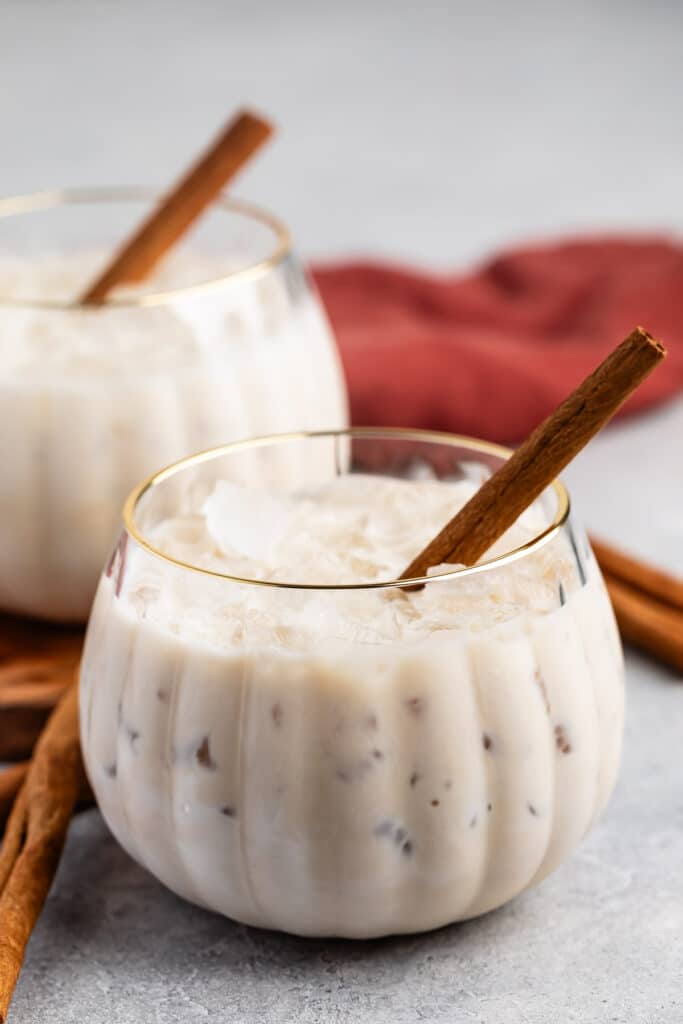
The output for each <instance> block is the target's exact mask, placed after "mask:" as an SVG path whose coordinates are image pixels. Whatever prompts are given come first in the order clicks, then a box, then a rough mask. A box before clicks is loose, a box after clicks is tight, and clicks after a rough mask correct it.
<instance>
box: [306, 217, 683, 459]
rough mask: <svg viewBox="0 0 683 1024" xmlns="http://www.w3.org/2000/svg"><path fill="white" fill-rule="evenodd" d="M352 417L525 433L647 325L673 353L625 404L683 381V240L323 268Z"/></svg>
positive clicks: (640, 402) (499, 436)
mask: <svg viewBox="0 0 683 1024" xmlns="http://www.w3.org/2000/svg"><path fill="white" fill-rule="evenodd" d="M314 277H315V280H316V282H317V285H318V288H319V289H320V292H321V294H322V298H323V301H324V303H325V305H326V307H327V310H328V313H329V315H330V319H331V320H332V324H333V326H334V329H335V332H336V334H337V338H338V341H339V347H340V351H341V356H342V361H343V364H344V369H345V371H346V376H347V380H348V385H349V391H350V395H351V418H352V422H353V423H356V424H360V425H368V426H372V425H380V424H382V425H390V426H391V425H394V426H412V427H431V428H437V429H442V430H450V431H454V432H459V433H465V434H473V435H475V436H477V437H483V438H487V439H492V440H496V441H518V440H520V439H522V438H523V437H525V436H526V435H527V434H528V433H529V431H530V430H532V429H533V427H535V426H536V425H537V424H538V423H539V422H540V421H541V420H542V419H543V417H545V416H546V415H547V414H548V413H549V412H551V410H552V409H553V408H554V407H555V406H556V405H557V404H558V403H559V402H560V401H561V400H562V399H563V398H564V397H565V396H566V395H567V394H568V393H569V391H570V390H571V389H572V388H573V387H574V386H575V385H576V384H578V383H579V382H580V381H581V380H582V379H583V378H584V377H585V376H586V375H587V374H588V373H589V372H590V371H591V370H592V369H594V367H595V366H596V365H597V364H598V362H599V361H600V360H601V359H602V358H603V357H604V356H605V355H606V354H607V353H608V352H609V351H610V350H611V349H612V348H614V347H615V346H616V344H617V343H618V342H619V341H621V340H622V338H624V337H625V336H626V335H627V334H628V333H629V331H630V330H631V329H632V328H633V327H635V326H636V325H637V324H640V325H642V326H643V327H645V328H646V329H647V330H649V331H650V332H651V333H652V334H654V335H655V336H656V337H658V338H659V339H660V340H661V341H663V342H664V344H665V345H666V346H667V348H668V349H669V357H668V359H667V360H666V361H665V362H664V364H663V365H662V366H660V367H659V368H658V369H657V371H656V372H655V373H654V374H653V375H652V376H651V377H650V378H649V380H648V381H646V383H645V384H644V385H643V386H642V387H641V388H639V390H638V391H637V392H636V393H635V395H634V396H633V397H632V398H631V399H630V401H629V402H628V403H627V406H626V407H625V409H626V410H627V411H629V412H635V411H636V410H639V409H645V408H647V407H649V406H651V405H653V404H655V403H657V402H659V401H662V400H663V399H665V398H668V397H670V396H672V395H674V394H676V392H678V391H680V390H683V246H679V245H676V244H675V243H674V242H672V241H667V240H665V239H662V238H657V237H637V238H620V237H609V238H595V239H590V240H584V241H567V242H563V243H560V244H555V245H546V246H534V247H528V248H520V249H515V250H513V251H510V252H507V253H504V254H503V255H501V256H498V257H496V258H495V259H493V260H492V261H491V262H489V263H487V264H485V265H484V266H483V267H481V268H480V269H479V270H476V271H475V272H474V273H471V274H468V275H465V276H443V275H437V274H429V273H425V272H420V271H414V270H408V269H401V268H400V267H392V266H387V265H382V264H379V263H372V262H367V263H366V262H360V263H350V264H342V265H339V266H329V267H318V268H316V269H315V271H314Z"/></svg>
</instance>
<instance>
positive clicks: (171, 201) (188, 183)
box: [80, 111, 273, 306]
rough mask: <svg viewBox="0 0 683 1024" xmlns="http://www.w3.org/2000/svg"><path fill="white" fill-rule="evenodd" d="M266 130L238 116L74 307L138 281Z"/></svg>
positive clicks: (253, 118)
mask: <svg viewBox="0 0 683 1024" xmlns="http://www.w3.org/2000/svg"><path fill="white" fill-rule="evenodd" d="M272 131H273V127H272V125H271V124H269V123H268V122H267V121H265V120H264V119H263V118H262V117H259V116H258V115H256V114H252V113H250V112H249V111H242V112H241V113H240V114H238V115H237V116H236V117H235V118H234V119H233V120H232V121H231V122H230V123H229V124H228V126H227V127H226V128H225V130H224V131H223V132H222V134H221V135H220V136H219V137H218V139H216V141H215V142H214V143H213V145H212V146H211V148H210V149H209V150H208V152H207V153H205V154H204V156H203V157H202V158H201V159H200V160H199V161H198V163H196V164H195V165H194V166H193V167H192V168H191V169H190V170H189V171H188V172H187V173H186V174H185V175H184V176H183V177H182V178H181V180H180V181H179V182H178V183H177V185H176V186H175V188H173V190H172V191H171V192H170V193H169V194H168V195H167V196H166V198H165V199H164V200H163V202H162V203H161V205H160V206H159V207H158V208H157V209H156V210H155V211H154V212H153V213H152V214H151V215H150V216H149V217H148V218H147V220H146V221H144V223H143V224H141V225H140V227H139V228H138V229H137V231H136V232H135V233H134V235H133V236H132V237H131V238H130V239H129V240H128V241H127V242H126V243H125V244H124V245H123V247H122V248H121V249H119V251H118V252H117V253H116V255H115V256H114V258H113V259H112V261H111V263H110V264H109V266H107V267H106V269H105V270H104V271H103V272H102V273H101V274H100V276H99V277H98V278H97V280H96V281H94V282H93V283H92V284H91V285H90V287H89V288H88V289H87V290H86V291H85V292H84V293H83V295H81V297H80V304H81V305H86V306H94V305H99V304H100V303H102V302H104V300H105V299H106V297H107V295H108V294H109V292H110V291H112V289H113V288H115V287H116V286H117V285H119V284H123V283H125V282H135V281H142V280H144V279H145V277H147V275H148V274H149V273H150V271H151V270H152V268H153V267H154V266H155V265H156V264H157V263H158V261H159V260H160V259H161V257H162V256H163V255H164V253H165V252H167V250H168V249H170V248H171V246H173V245H174V244H175V243H176V242H177V241H178V239H179V238H180V236H181V235H182V234H184V233H185V231H187V229H188V228H189V227H190V225H191V224H192V223H193V222H194V221H195V220H196V218H197V217H198V216H199V214H200V213H201V212H202V210H204V208H205V207H206V206H208V204H209V203H210V202H211V201H212V200H213V199H215V198H216V196H217V195H218V193H219V192H220V191H221V189H222V188H224V187H225V185H226V184H227V182H228V181H230V179H231V178H233V177H234V176H235V175H236V174H237V172H238V171H239V170H240V168H241V167H243V166H244V164H245V163H246V162H247V160H249V158H250V157H251V156H252V155H253V154H254V153H255V152H256V150H257V149H259V147H260V146H262V145H263V143H264V142H265V141H266V139H268V137H269V136H270V135H271V133H272Z"/></svg>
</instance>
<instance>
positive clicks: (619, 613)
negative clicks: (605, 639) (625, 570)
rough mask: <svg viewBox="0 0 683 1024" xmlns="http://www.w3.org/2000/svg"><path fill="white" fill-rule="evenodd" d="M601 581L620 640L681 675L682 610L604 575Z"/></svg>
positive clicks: (682, 654)
mask: <svg viewBox="0 0 683 1024" xmlns="http://www.w3.org/2000/svg"><path fill="white" fill-rule="evenodd" d="M605 582H606V584H607V590H608V592H609V596H610V599H611V601H612V605H613V607H614V613H615V615H616V618H617V623H618V625H619V630H620V632H621V635H622V637H623V638H624V640H625V641H626V642H627V643H630V644H633V646H634V647H638V648H640V649H641V650H643V651H645V652H646V653H647V654H649V655H651V656H652V657H653V658H655V659H656V660H657V661H661V662H664V663H665V664H666V665H669V666H671V668H673V669H675V670H676V671H677V672H683V611H680V610H679V609H676V608H674V607H672V606H671V605H668V604H664V603H663V602H661V601H657V600H655V599H654V598H653V597H652V596H651V595H649V594H648V593H646V592H645V591H640V590H637V589H636V588H635V587H632V586H629V584H628V583H624V582H623V580H620V579H617V578H616V577H615V576H611V575H609V574H607V575H606V577H605Z"/></svg>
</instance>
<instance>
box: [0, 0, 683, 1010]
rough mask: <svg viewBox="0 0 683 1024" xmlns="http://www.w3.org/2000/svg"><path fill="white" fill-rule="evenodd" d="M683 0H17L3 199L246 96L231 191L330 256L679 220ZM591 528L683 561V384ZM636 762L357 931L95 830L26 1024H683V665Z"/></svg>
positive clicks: (128, 174)
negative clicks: (171, 886) (538, 834)
mask: <svg viewBox="0 0 683 1024" xmlns="http://www.w3.org/2000/svg"><path fill="white" fill-rule="evenodd" d="M682 45H683V5H681V4H680V3H678V2H676V0H668V2H667V0H652V2H649V3H647V4H643V3H640V2H635V0H622V2H621V3H619V4H617V3H608V2H590V0H577V2H575V3H572V4H571V5H568V4H560V3H553V2H551V3H547V4H539V3H534V2H531V0H520V2H518V3H516V4H507V3H505V2H504V0H498V2H492V0H483V2H480V3H472V4H464V3H460V2H453V3H448V2H446V0H444V2H441V3H439V2H438V0H426V2H422V3H415V2H414V3H407V2H406V0H393V2H392V0H365V2H361V0H346V2H345V3H338V4H331V3H326V2H318V3H315V2H313V0H290V2H288V3H286V4H285V3H277V2H275V0H273V2H271V3H265V2H263V0H251V2H246V0H245V2H222V3H221V2H218V0H215V2H195V3H193V4H188V3H179V2H176V0H167V2H166V3H161V2H160V0H147V2H144V3H143V2H141V3H133V2H132V0H121V2H119V3H114V2H107V3H103V2H99V0H93V2H91V3H89V4H84V3H77V2H75V0H71V2H65V0H52V2H48V0H44V2H42V3H41V2H38V0H21V2H20V0H0V66H1V68H2V88H1V89H0V124H1V125H2V129H3V145H2V150H1V154H2V156H1V159H0V193H3V194H7V193H14V192H22V191H28V190H32V189H35V188H42V187H47V186H51V185H63V184H69V183H77V184H90V183H92V184H105V183H109V182H111V183H124V182H131V181H140V182H143V183H155V182H164V181H168V180H169V179H171V178H172V177H173V175H174V174H175V173H176V171H177V170H178V169H179V168H180V167H181V166H182V164H183V162H184V160H185V159H186V155H187V153H188V152H190V151H192V150H193V148H194V147H196V146H198V145H201V144H203V143H204V141H205V140H206V139H207V138H208V137H209V136H210V134H211V132H212V131H214V130H215V128H216V126H217V125H218V124H219V123H220V122H221V120H222V119H223V117H224V116H225V114H226V112H227V111H228V110H230V109H231V108H232V107H233V106H234V105H236V104H237V103H239V102H241V101H243V100H247V99H248V100H250V101H252V102H253V103H255V104H258V105H260V106H261V107H263V108H264V109H266V110H269V111H271V112H272V113H273V114H274V115H275V116H276V117H277V119H278V120H279V122H280V124H281V125H282V127H283V131H282V133H281V136H280V139H279V140H278V141H277V143H276V144H275V145H273V147H272V149H271V150H270V151H269V152H268V153H266V154H264V155H263V157H262V159H261V160H260V161H259V162H258V164H257V165H256V166H254V167H253V169H251V170H250V171H249V172H248V173H247V174H245V175H244V178H243V179H242V180H241V181H240V183H239V186H238V189H237V191H238V192H239V193H240V194H242V195H244V196H248V197H249V198H252V199H258V200H259V201H261V202H262V203H264V204H265V205H270V206H272V207H273V209H276V210H277V211H278V212H279V213H281V214H282V215H283V216H285V217H286V218H287V219H288V220H289V221H290V223H291V224H292V226H293V228H294V231H295V235H296V236H297V237H298V239H299V241H300V245H301V248H302V249H303V251H304V253H305V254H306V255H308V256H311V255H313V256H324V257H327V256H333V255H338V254H344V253H346V254H349V253H359V252H372V253H380V254H388V255H391V256H393V257H396V258H409V259H411V260H413V261H416V262H422V263H425V264H429V265H434V266H447V265H448V266H450V265H453V266H457V265H464V264H465V263H467V262H469V261H471V260H476V259H478V258H481V257H482V256H484V255H485V254H486V253H487V252H488V251H490V250H491V249H492V248H494V247H496V246H498V245H501V244H504V243H507V242H512V241H515V240H518V239H520V238H523V237H530V236H537V237H538V236H543V235H548V234H553V233H556V232H559V231H566V230H581V229H583V228H586V227H619V226H627V227H636V228H643V229H646V228H649V227H654V228H657V227H659V228H665V229H667V230H671V231H677V232H678V233H680V230H681V227H682V226H683V199H682V196H683V190H682V189H681V180H683V178H682V175H681V170H682V167H683V132H681V131H680V124H679V122H680V102H681V95H682V94H683V62H682V61H681V59H680V58H681V48H682ZM567 478H568V481H569V483H570V485H571V489H572V492H573V497H574V502H575V506H576V508H577V509H578V510H579V512H580V513H581V514H582V517H583V519H584V520H585V522H586V523H587V525H588V526H589V527H590V528H592V529H595V530H596V531H597V530H599V531H601V532H602V533H604V534H606V535H609V536H612V537H614V539H615V540H618V541H619V542H621V543H622V544H625V545H628V546H630V547H631V548H633V549H634V550H636V551H640V552H642V553H643V554H644V555H647V556H648V557H650V558H652V559H654V560H657V561H659V562H661V563H662V564H670V565H674V566H676V567H677V569H678V570H679V571H683V403H681V402H679V403H675V404H673V405H670V406H668V407H666V408H664V409H662V410H660V411H658V412H657V413H655V414H654V415H651V416H648V417H645V418H640V419H638V420H632V421H630V422H629V423H628V424H626V425H624V426H621V427H617V428H615V429H613V430H609V431H607V432H606V433H605V434H604V435H603V436H601V437H600V438H599V439H598V440H597V441H596V442H595V443H594V444H593V445H592V446H591V447H590V449H588V450H587V451H586V452H584V453H583V454H582V455H581V456H580V458H579V459H578V460H577V462H576V463H575V464H574V465H573V466H572V467H571V469H570V470H569V472H568V474H567ZM628 699H629V711H628V725H627V738H626V747H625V757H624V765H623V771H622V775H621V780H620V783H619V786H618V789H617V792H616V795H615V797H614V799H613V801H612V803H611V805H610V807H609V809H608V812H607V814H606V816H605V818H604V820H603V822H602V823H601V825H600V826H599V827H598V828H597V830H596V831H595V832H594V833H593V834H592V836H591V837H590V838H589V839H588V840H587V842H586V843H584V845H583V846H582V847H581V849H580V850H579V851H578V853H577V854H576V855H575V856H574V857H573V858H572V859H571V860H570V862H569V863H568V864H567V865H565V866H564V867H563V868H562V869H561V870H560V871H559V872H558V873H557V874H556V875H555V876H553V877H552V878H551V879H549V880H548V881H546V882H545V883H544V884H543V885H542V886H541V887H540V888H539V889H538V890H536V891H535V892H532V893H530V894H528V895H525V896H523V897H521V898H520V899H518V900H516V901H515V902H514V903H513V904H511V905H510V906H508V907H506V908H504V909H503V910H501V911H499V912H496V913H493V914H490V915H488V916H487V917H485V918H483V919H481V920H479V921H475V922H471V923H469V924H466V925H462V926H456V927H452V928H447V929H444V930H441V931H439V932H436V933H433V934H431V935H427V936H418V937H414V938H401V939H388V940H385V941H380V942H373V943H366V944H353V943H334V942H311V941H304V940H299V939H291V938H287V937H284V936H279V935H275V934H270V933H260V932H257V931H253V930H249V929H246V928H242V927H240V926H237V925H234V924H232V923H231V922H229V921H225V920H222V919H220V918H218V917H215V916H213V915H210V914H207V913H205V912H203V911H200V910H197V909H195V908H193V907H190V906H187V905H186V904H184V903H182V902H181V901H180V900H178V899H177V898H176V897H174V896H172V895H171V894H169V893H168V892H166V891H164V890H163V889H162V888H161V886H159V885H158V884H157V883H156V882H155V881H154V880H153V879H151V878H150V877H149V876H148V875H147V874H146V873H145V872H144V871H142V870H141V869H140V868H138V867H137V866H136V865H135V864H133V863H132V862H131V861H130V859H129V858H128V857H127V856H126V855H125V854H124V853H123V852H122V851H121V850H120V849H119V848H118V847H117V845H116V844H115V842H114V841H113V839H111V837H110V836H109V835H108V833H107V831H106V829H105V827H104V826H103V824H102V822H101V820H100V818H99V817H98V815H97V813H96V812H92V813H89V814H87V815H85V816H83V817H81V818H80V819H79V820H78V821H77V822H76V824H75V825H74V827H73V829H72V832H71V835H70V839H69V842H68V846H67V850H66V854H65V857H64V861H63V864H62V868H61V870H60V874H59V877H58V879H57V882H56V884H55V887H54V890H53V892H52V895H51V897H50V899H49V902H48V905H47V908H46V910H45V913H44V914H43V917H42V918H41V921H40V923H39V926H38V928H37V930H36V933H35V935H34V937H33V939H32V941H31V944H30V946H29V950H28V956H27V961H26V965H25V969H24V972H23V974H22V978H21V981H20V984H19V988H18V991H17V994H16V999H15V1002H14V1006H13V1011H12V1016H11V1021H12V1022H14V1024H37V1022H44V1021H45V1022H47V1021H50V1022H51V1024H66V1022H78V1024H81V1022H93V1024H100V1022H102V1024H104V1022H107V1024H119V1022H121V1024H129V1022H130V1024H132V1022H145V1024H146V1022H157V1024H166V1022H172V1021H173V1022H175V1021H180V1022H184V1021H195V1020H197V1021H199V1020H208V1021H215V1022H226V1024H229V1022H235V1024H237V1022H239V1024H289V1022H292V1024H293V1022H297V1024H318V1022H320V1024H335V1022H342V1021H343V1022H345V1024H347V1022H348V1024H355V1022H359V1024H360V1022H363V1024H413V1022H417V1021H428V1022H444V1024H446V1022H448V1024H470V1022H477V1024H555V1022H558V1024H564V1022H569V1021H580V1022H582V1024H593V1022H595V1024H598V1022H600V1024H602V1022H619V1024H627V1022H628V1024H678V1022H680V1021H681V1020H683V994H682V988H683V983H682V981H681V979H683V768H682V762H681V757H680V749H681V736H682V735H683V689H681V686H680V684H677V683H676V681H675V680H674V679H673V677H672V676H670V675H669V674H668V673H667V672H665V671H664V670H659V669H657V668H656V667H655V666H653V665H651V664H650V663H648V662H646V661H644V660H642V659H640V658H639V657H637V656H635V655H629V658H628Z"/></svg>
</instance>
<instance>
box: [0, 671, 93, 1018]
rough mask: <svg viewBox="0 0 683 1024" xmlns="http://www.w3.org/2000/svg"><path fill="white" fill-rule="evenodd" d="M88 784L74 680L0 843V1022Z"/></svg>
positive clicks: (37, 753) (43, 738) (40, 746)
mask: <svg viewBox="0 0 683 1024" xmlns="http://www.w3.org/2000/svg"><path fill="white" fill-rule="evenodd" d="M85 785H86V778H85V771H84V768H83V762H82V760H81V752H80V746H79V737H78V687H77V684H76V683H74V684H73V685H72V686H71V687H70V688H69V689H68V690H67V692H66V694H65V695H64V697H62V699H61V701H60V703H59V704H58V705H57V707H56V709H55V710H54V712H53V713H52V715H51V717H50V720H49V722H48V724H47V726H46V728H45V731H44V732H43V734H42V735H41V737H40V739H39V741H38V743H37V745H36V750H35V755H34V757H33V761H32V762H31V765H30V767H29V769H28V772H27V775H26V779H25V781H24V783H23V785H22V787H21V790H20V791H19V795H18V797H17V799H16V801H15V804H14V807H13V808H12V813H11V814H10V817H9V821H8V823H7V828H6V830H5V836H4V839H3V843H2V847H1V848H0V1024H4V1021H5V1020H6V1016H7V1010H8V1007H9V1004H10V1000H11V998H12V993H13V992H14V987H15V985H16V982H17V978H18V976H19V971H20V969H21V964H22V961H23V959H24V951H25V949H26V944H27V942H28V940H29V938H30V935H31V932H32V930H33V927H34V925H35V923H36V920H37V919H38V915H39V914H40V912H41V910H42V908H43V904H44V903H45V899H46V897H47V894H48V892H49V890H50V886H51V885H52V880H53V878H54V875H55V872H56V870H57V866H58V864H59V859H60V857H61V853H62V848H63V846H64V841H65V839H66V833H67V829H68V827H69V822H70V820H71V817H72V814H73V811H74V808H75V806H76V803H77V801H78V797H79V793H80V792H81V790H82V789H83V788H84V786H85Z"/></svg>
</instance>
